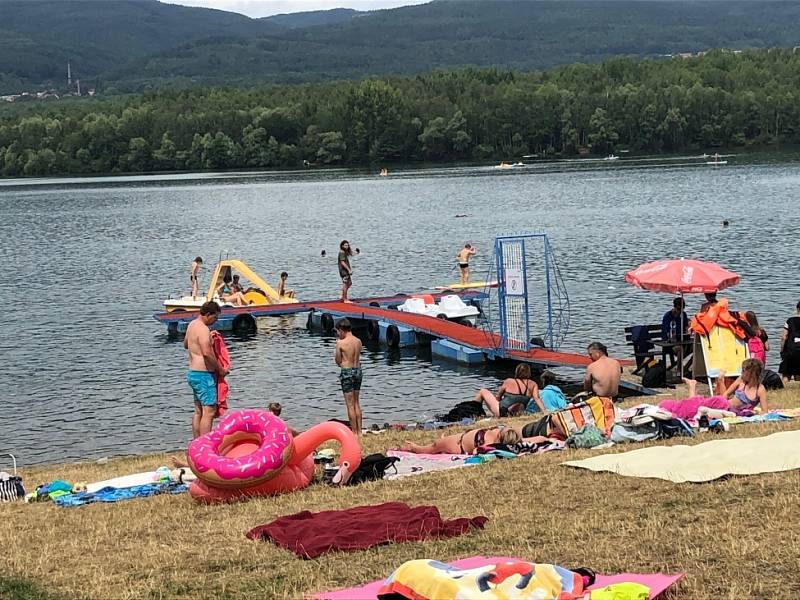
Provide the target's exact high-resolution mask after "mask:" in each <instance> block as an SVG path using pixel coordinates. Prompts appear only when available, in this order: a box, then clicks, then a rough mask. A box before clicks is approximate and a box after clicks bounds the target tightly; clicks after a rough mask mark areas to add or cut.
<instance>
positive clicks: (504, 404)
mask: <svg viewBox="0 0 800 600" xmlns="http://www.w3.org/2000/svg"><path fill="white" fill-rule="evenodd" d="M531 400H533V401H534V403H535V404H536V406H537V407H538V408H539V410H540V411H541V412H547V411H546V410H545V408H544V404H542V399H541V398H540V397H539V386H538V385H536V382H535V381H534V380H533V379H531V367H530V365H527V364H525V363H522V364H519V365H517V368H516V370H515V371H514V377H513V378H508V379H506V380H505V381H503V384H502V385H501V386H500V389H499V390H497V395H496V396H495V395H494V394H492V392H490V391H489V390H487V389H486V388H481V389H480V390H478V391H477V393H476V394H475V402H483V403H484V404H485V405H486V407H487V408H488V409H489V411H490V412H491V413H492V416H493V417H508V416H511V415H515V414H517V413H520V412H522V411H523V409H524V408H525V407H526V406H527V405H528V402H530V401H531Z"/></svg>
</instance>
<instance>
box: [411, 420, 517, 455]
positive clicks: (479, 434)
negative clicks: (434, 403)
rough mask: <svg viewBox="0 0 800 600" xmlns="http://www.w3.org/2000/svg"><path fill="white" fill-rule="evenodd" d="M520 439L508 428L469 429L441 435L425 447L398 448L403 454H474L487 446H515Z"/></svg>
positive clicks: (514, 431)
mask: <svg viewBox="0 0 800 600" xmlns="http://www.w3.org/2000/svg"><path fill="white" fill-rule="evenodd" d="M520 441H522V438H521V437H520V435H519V432H517V431H516V430H514V429H511V428H509V427H502V426H501V427H491V428H488V429H469V430H467V431H465V432H464V433H456V434H453V435H443V436H442V437H440V438H439V439H438V440H436V441H435V442H433V443H432V444H429V445H427V446H422V445H420V444H413V443H408V444H404V445H403V446H401V447H400V449H401V450H404V451H405V452H413V453H415V454H474V452H475V449H476V448H478V447H480V446H488V445H489V444H506V445H511V444H517V443H519V442H520Z"/></svg>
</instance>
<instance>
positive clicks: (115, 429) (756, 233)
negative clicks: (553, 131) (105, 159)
mask: <svg viewBox="0 0 800 600" xmlns="http://www.w3.org/2000/svg"><path fill="white" fill-rule="evenodd" d="M618 162H619V163H620V164H618V165H617V164H614V165H605V164H602V163H594V164H592V163H581V164H580V165H578V166H575V165H573V164H570V163H563V164H554V165H553V164H551V165H546V166H543V167H531V168H523V169H513V170H503V171H500V170H496V169H492V168H486V167H484V168H475V167H458V168H449V169H430V170H413V171H404V172H396V173H394V172H393V173H392V175H391V176H390V177H388V178H378V177H375V176H374V175H372V174H366V173H354V172H348V171H344V170H340V171H328V172H320V171H315V172H301V173H269V174H263V173H262V174H253V173H246V174H230V173H228V174H222V175H220V174H217V175H208V174H205V175H198V176H186V175H171V176H161V177H118V178H97V179H60V180H26V181H23V180H16V181H0V232H1V233H2V237H0V240H2V241H1V242H0V253H2V260H3V271H4V273H5V275H4V280H5V281H4V285H3V286H2V288H0V299H1V300H2V306H4V307H5V311H6V314H5V315H4V317H3V328H2V336H1V340H0V345H2V351H3V352H2V356H3V363H4V364H3V367H2V369H0V386H2V389H4V390H6V392H5V397H4V401H3V408H4V416H3V418H2V419H0V452H13V453H14V454H16V455H17V457H18V459H19V460H20V462H21V464H24V465H29V464H35V463H42V462H56V461H71V460H77V459H94V458H99V457H103V456H110V455H119V454H134V453H142V452H150V451H157V450H163V449H173V448H180V447H183V446H185V444H186V442H187V440H188V438H189V433H190V428H189V420H190V416H191V411H192V398H191V393H190V391H189V388H188V386H187V384H186V381H185V368H186V357H185V352H184V349H183V347H182V344H181V343H180V341H175V340H170V339H168V337H167V335H166V328H165V327H164V326H163V325H160V324H159V323H157V322H156V321H154V320H153V318H152V314H153V313H155V312H157V311H158V310H159V308H160V305H161V302H162V301H163V299H164V298H165V297H167V296H168V295H169V294H172V295H176V294H181V293H186V292H187V291H188V285H187V284H188V268H189V263H190V261H191V260H192V258H193V257H194V256H196V255H201V256H203V257H204V258H205V259H206V264H207V266H208V268H207V269H206V270H205V271H204V272H203V273H202V275H201V286H202V284H207V282H208V277H209V275H210V267H211V266H212V265H213V262H214V260H215V259H216V258H217V257H218V256H219V255H220V253H230V255H231V256H232V257H234V256H235V257H240V258H242V259H243V260H245V261H246V262H247V263H248V264H249V265H251V266H252V267H253V268H254V269H255V270H256V272H258V273H259V274H261V275H262V276H264V277H265V278H266V279H267V280H268V281H275V280H276V278H277V275H278V273H279V272H280V271H282V270H286V271H288V272H289V273H290V284H291V286H292V287H294V288H295V289H296V290H297V293H298V295H299V296H300V297H301V298H304V299H320V298H332V297H335V296H336V295H337V294H338V284H339V280H338V276H337V272H336V264H335V249H336V248H337V245H338V242H339V241H340V240H341V239H343V238H347V239H349V240H350V241H351V243H352V244H353V246H358V247H359V248H361V250H362V253H361V255H360V256H359V257H357V258H356V259H354V262H353V264H354V269H355V273H354V287H353V295H354V296H371V295H383V294H392V293H395V292H400V291H405V292H408V291H416V290H419V289H422V288H429V287H430V286H433V285H436V284H441V283H446V282H448V281H452V280H453V279H454V276H455V273H454V272H453V271H452V270H451V268H452V266H453V264H454V254H455V252H456V250H457V249H458V248H459V247H460V246H461V245H463V244H464V243H465V242H466V241H470V242H472V243H473V245H475V246H476V247H477V248H478V250H479V253H478V254H477V256H476V257H475V259H474V267H473V272H474V278H475V279H478V278H480V277H481V275H484V276H485V275H486V274H487V273H488V270H489V264H490V261H491V248H492V243H493V238H494V236H495V235H496V234H498V233H507V232H519V231H525V230H545V231H546V232H547V233H548V234H549V236H550V240H551V242H552V244H553V246H554V248H555V251H556V254H557V256H558V260H559V265H560V267H561V270H562V274H563V275H564V277H565V279H566V282H567V287H568V291H569V294H570V298H571V305H572V328H571V331H570V333H569V335H568V337H567V340H566V342H565V344H564V346H563V347H564V348H565V349H571V350H576V351H579V352H582V351H583V349H584V348H585V346H586V343H587V342H588V341H590V340H594V339H598V340H602V341H604V342H606V343H607V344H608V345H609V346H610V347H611V348H612V350H614V351H616V352H617V353H628V352H629V350H628V349H626V348H625V346H624V336H623V327H624V326H626V325H630V324H635V323H643V322H657V321H658V320H659V319H660V317H661V315H662V314H663V312H664V311H666V310H667V309H668V308H669V306H670V304H671V298H670V297H668V296H666V295H660V294H655V293H650V292H644V291H642V290H638V289H634V288H631V287H629V286H627V285H626V284H625V283H624V281H623V279H622V277H623V275H624V273H625V272H626V271H627V270H629V269H631V268H634V267H636V266H637V265H639V264H640V263H642V262H644V261H648V260H654V259H658V258H662V257H680V256H685V257H694V258H700V259H709V260H716V261H718V262H720V263H722V264H723V265H724V266H726V267H728V268H730V269H732V270H734V271H737V272H738V273H740V274H741V275H742V283H741V284H740V285H739V286H738V287H736V288H733V289H731V290H728V291H726V292H725V294H724V295H725V296H726V297H729V298H730V299H731V300H732V304H733V305H734V306H737V307H740V308H744V309H752V310H755V311H756V312H757V313H758V315H759V316H760V318H761V320H762V325H764V326H765V328H766V330H767V332H768V333H769V335H770V338H771V340H773V342H774V343H773V349H772V351H771V352H770V357H769V358H770V360H769V362H770V365H769V366H771V367H773V368H776V366H777V360H778V359H777V351H776V346H777V341H778V338H779V335H780V328H781V325H782V323H783V321H784V320H785V318H786V317H787V316H788V315H789V314H791V311H792V309H793V307H794V305H795V304H796V302H797V301H798V299H800V290H798V285H797V281H798V279H797V264H798V252H797V248H798V243H797V236H798V234H797V226H796V221H797V208H796V206H797V197H798V192H800V171H798V168H797V164H796V163H794V162H793V161H787V162H777V163H776V162H774V161H764V160H761V161H759V160H756V161H752V160H751V161H750V162H747V163H745V162H744V160H742V159H739V160H737V159H736V158H734V159H731V162H730V164H728V165H727V166H725V167H709V166H706V165H705V164H704V162H703V161H702V160H689V161H683V162H681V161H675V162H673V163H670V162H664V161H656V162H653V163H648V162H639V163H634V162H631V163H630V164H631V165H636V167H637V168H625V166H624V163H625V160H622V161H618ZM686 162H693V163H695V164H693V165H687V164H685V163H686ZM455 214H468V215H471V216H469V217H467V218H454V215H455ZM723 218H727V219H729V220H730V221H731V226H730V228H729V229H727V230H724V231H723V230H721V227H720V223H721V221H722V219H723ZM322 249H326V250H327V251H328V254H329V257H328V258H321V257H320V250H322ZM698 303H699V300H698V298H697V297H694V298H689V306H688V310H689V311H690V312H692V311H694V310H696V308H697V305H698ZM229 346H230V349H231V356H232V360H233V367H234V370H233V372H232V374H231V376H230V383H231V388H232V389H231V405H232V406H233V407H248V406H249V407H254V406H263V405H264V404H265V403H266V402H267V401H272V400H277V401H279V402H281V403H282V404H283V405H284V415H283V416H284V417H285V418H286V419H287V421H289V422H290V423H291V424H292V425H294V426H295V427H297V428H302V427H304V426H307V425H310V424H313V423H315V422H318V421H320V420H324V419H328V418H331V417H344V416H345V412H344V408H343V405H342V399H341V392H340V389H339V385H338V380H337V368H336V366H335V364H334V362H333V340H332V338H330V337H324V336H322V335H319V334H314V333H310V332H307V331H306V329H305V316H304V315H299V316H297V317H294V318H293V317H285V318H274V319H271V320H268V321H267V324H266V326H264V325H262V326H261V328H260V330H259V332H258V334H257V335H256V336H255V337H253V338H252V339H249V340H246V341H239V340H231V341H230V343H229ZM364 367H365V382H364V389H363V392H362V406H363V409H364V413H365V424H367V425H369V424H372V423H381V424H382V423H384V422H385V421H399V420H409V419H413V420H417V419H420V418H423V417H425V416H432V415H433V414H434V413H436V412H440V411H442V410H444V409H447V408H449V407H450V406H452V405H453V404H455V403H456V402H459V401H462V400H465V399H468V398H470V397H471V396H472V395H473V394H474V392H475V390H476V389H477V388H478V387H481V386H489V387H491V388H495V387H496V386H497V383H498V377H500V376H502V375H503V373H502V372H498V371H494V370H491V369H488V370H487V369H468V368H463V367H459V366H456V365H454V364H450V363H447V362H440V361H431V360H430V356H429V355H428V356H426V355H425V352H424V351H419V352H418V351H403V352H386V351H384V350H381V349H379V348H372V349H368V351H367V352H366V353H365V356H364ZM0 468H2V465H0Z"/></svg>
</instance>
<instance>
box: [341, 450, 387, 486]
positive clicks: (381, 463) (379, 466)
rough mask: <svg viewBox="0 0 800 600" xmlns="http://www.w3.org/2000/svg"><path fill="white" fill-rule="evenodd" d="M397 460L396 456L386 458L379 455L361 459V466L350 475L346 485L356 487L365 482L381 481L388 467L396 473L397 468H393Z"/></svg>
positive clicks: (370, 455)
mask: <svg viewBox="0 0 800 600" xmlns="http://www.w3.org/2000/svg"><path fill="white" fill-rule="evenodd" d="M399 460H400V459H399V458H398V457H397V456H386V455H384V454H380V453H377V454H369V455H367V456H365V457H364V458H362V459H361V464H360V465H358V468H357V469H356V470H355V471H353V474H352V475H350V479H348V480H347V485H358V484H359V483H364V482H365V481H375V480H377V479H383V477H384V476H385V475H386V469H388V468H389V467H391V468H393V469H394V472H395V473H397V467H395V465H394V463H396V462H397V461H399Z"/></svg>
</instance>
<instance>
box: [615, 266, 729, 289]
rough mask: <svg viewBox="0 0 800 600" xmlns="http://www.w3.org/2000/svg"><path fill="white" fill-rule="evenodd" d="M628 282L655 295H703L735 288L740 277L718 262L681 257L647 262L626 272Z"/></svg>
mask: <svg viewBox="0 0 800 600" xmlns="http://www.w3.org/2000/svg"><path fill="white" fill-rule="evenodd" d="M625 281H627V282H628V283H630V284H632V285H635V286H636V287H640V288H642V289H645V290H652V291H654V292H666V293H668V294H703V293H706V292H716V291H719V290H724V289H725V288H727V287H731V286H732V285H736V284H737V283H739V281H741V277H739V276H738V275H737V274H736V273H734V272H732V271H728V270H727V269H724V268H723V267H721V266H720V265H718V264H717V263H713V262H705V261H702V260H693V259H687V258H678V259H663V260H657V261H655V262H649V263H645V264H643V265H641V266H639V267H637V268H636V269H634V270H633V271H629V272H628V273H626V274H625Z"/></svg>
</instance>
